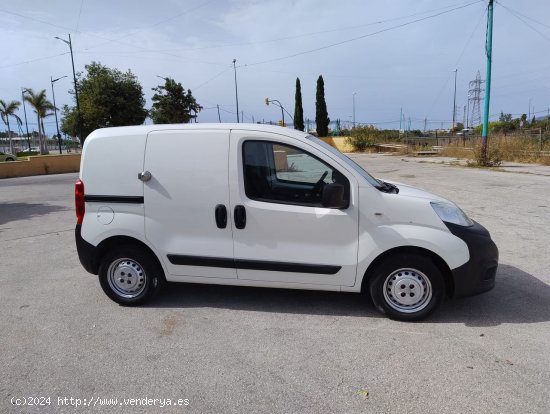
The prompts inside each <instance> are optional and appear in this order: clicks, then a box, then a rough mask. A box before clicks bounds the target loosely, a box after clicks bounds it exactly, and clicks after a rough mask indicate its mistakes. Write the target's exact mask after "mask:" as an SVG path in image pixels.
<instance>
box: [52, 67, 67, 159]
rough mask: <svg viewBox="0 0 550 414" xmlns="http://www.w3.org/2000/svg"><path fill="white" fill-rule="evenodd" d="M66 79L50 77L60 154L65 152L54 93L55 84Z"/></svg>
mask: <svg viewBox="0 0 550 414" xmlns="http://www.w3.org/2000/svg"><path fill="white" fill-rule="evenodd" d="M63 78H66V76H61V77H60V78H57V79H53V78H52V77H51V76H50V82H51V84H52V97H53V113H54V114H55V126H56V128H57V142H58V144H59V153H60V154H63V151H62V150H61V134H60V133H59V122H57V107H56V106H55V92H54V91H53V84H54V83H55V82H57V81H58V80H59V79H63Z"/></svg>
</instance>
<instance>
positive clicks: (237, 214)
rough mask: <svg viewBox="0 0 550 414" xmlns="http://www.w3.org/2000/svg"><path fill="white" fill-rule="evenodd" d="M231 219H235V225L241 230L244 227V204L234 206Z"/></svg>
mask: <svg viewBox="0 0 550 414" xmlns="http://www.w3.org/2000/svg"><path fill="white" fill-rule="evenodd" d="M233 219H234V220H235V227H237V228H238V229H239V230H242V229H244V228H245V227H246V210H245V208H244V206H241V205H238V206H235V210H234V211H233Z"/></svg>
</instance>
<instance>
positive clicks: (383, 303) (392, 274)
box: [369, 254, 445, 321]
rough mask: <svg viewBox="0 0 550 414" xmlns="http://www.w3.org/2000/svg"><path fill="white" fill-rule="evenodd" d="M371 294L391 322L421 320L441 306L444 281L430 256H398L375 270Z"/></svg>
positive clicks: (379, 308) (373, 300)
mask: <svg viewBox="0 0 550 414" xmlns="http://www.w3.org/2000/svg"><path fill="white" fill-rule="evenodd" d="M369 292H370V296H371V299H372V302H373V303H374V306H376V308H377V309H378V310H379V311H380V312H382V313H383V314H385V315H387V316H388V317H390V318H391V319H395V320H399V321H418V320H421V319H424V318H425V317H427V316H428V315H429V314H431V313H432V312H433V311H435V310H436V309H437V307H438V306H439V305H440V304H441V301H442V300H443V295H444V292H445V282H444V280H443V275H442V274H441V271H440V270H439V268H438V267H437V266H436V265H435V264H434V263H433V262H432V261H431V260H430V258H429V257H426V256H422V255H416V254H404V255H395V256H392V257H389V258H387V259H386V260H384V261H383V262H382V263H380V264H379V265H378V266H377V267H376V269H375V270H374V272H373V274H372V277H371V279H370V280H369Z"/></svg>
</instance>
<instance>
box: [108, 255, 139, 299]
mask: <svg viewBox="0 0 550 414" xmlns="http://www.w3.org/2000/svg"><path fill="white" fill-rule="evenodd" d="M109 285H110V286H111V289H113V291H114V292H116V293H117V294H118V295H120V296H123V297H126V298H133V297H136V296H138V295H139V294H140V293H141V292H142V291H143V289H145V271H144V270H143V269H142V267H141V265H140V264H139V263H137V262H135V261H134V260H131V259H119V260H116V261H115V262H113V263H111V266H109Z"/></svg>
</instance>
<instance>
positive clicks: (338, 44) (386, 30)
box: [241, 0, 480, 67]
mask: <svg viewBox="0 0 550 414" xmlns="http://www.w3.org/2000/svg"><path fill="white" fill-rule="evenodd" d="M477 3H480V0H477V1H474V2H471V3H467V4H465V5H463V6H459V7H455V8H452V9H450V10H446V11H443V12H439V13H436V14H432V15H430V16H426V17H422V18H420V19H415V20H412V21H410V22H406V23H402V24H399V25H396V26H391V27H387V28H385V29H380V30H377V31H375V32H372V33H367V34H365V35H362V36H357V37H354V38H351V39H347V40H342V41H340V42H336V43H332V44H329V45H325V46H321V47H317V48H315V49H310V50H305V51H302V52H298V53H294V54H292V55H287V56H281V57H278V58H273V59H268V60H264V61H260V62H255V63H248V64H244V65H242V66H241V67H243V66H256V65H263V64H266V63H272V62H277V61H280V60H284V59H290V58H293V57H297V56H301V55H305V54H309V53H313V52H318V51H320V50H325V49H329V48H332V47H336V46H340V45H343V44H346V43H350V42H354V41H356V40H360V39H365V38H367V37H371V36H375V35H377V34H380V33H384V32H389V31H391V30H395V29H399V28H401V27H405V26H410V25H411V24H414V23H418V22H422V21H424V20H428V19H432V18H434V17H438V16H441V15H443V14H447V13H451V12H453V11H456V10H460V9H463V8H465V7H468V6H471V5H473V4H477Z"/></svg>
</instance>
